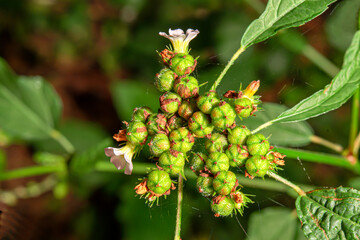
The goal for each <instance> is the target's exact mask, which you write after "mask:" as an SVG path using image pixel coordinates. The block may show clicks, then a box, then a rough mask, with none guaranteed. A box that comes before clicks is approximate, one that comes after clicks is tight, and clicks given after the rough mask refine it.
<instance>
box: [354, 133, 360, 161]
mask: <svg viewBox="0 0 360 240" xmlns="http://www.w3.org/2000/svg"><path fill="white" fill-rule="evenodd" d="M359 148H360V132H359V134H358V135H357V137H356V138H355V141H354V148H353V150H352V152H353V154H354V156H357V155H358V154H359Z"/></svg>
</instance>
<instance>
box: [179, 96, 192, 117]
mask: <svg viewBox="0 0 360 240" xmlns="http://www.w3.org/2000/svg"><path fill="white" fill-rule="evenodd" d="M195 109H196V103H195V102H194V101H191V100H190V101H189V100H185V101H182V102H181V104H180V106H179V110H178V114H179V116H180V117H183V118H184V119H186V120H188V119H189V118H190V117H191V115H192V114H193V113H194V112H195Z"/></svg>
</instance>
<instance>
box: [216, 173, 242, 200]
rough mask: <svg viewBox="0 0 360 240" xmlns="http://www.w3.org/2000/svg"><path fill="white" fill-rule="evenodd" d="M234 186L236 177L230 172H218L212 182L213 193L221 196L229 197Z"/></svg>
mask: <svg viewBox="0 0 360 240" xmlns="http://www.w3.org/2000/svg"><path fill="white" fill-rule="evenodd" d="M235 185H236V175H235V173H233V172H231V171H222V172H218V173H217V174H216V175H215V178H214V181H213V187H214V190H215V192H217V193H218V194H221V195H229V194H230V193H231V191H232V189H233V188H234V187H235Z"/></svg>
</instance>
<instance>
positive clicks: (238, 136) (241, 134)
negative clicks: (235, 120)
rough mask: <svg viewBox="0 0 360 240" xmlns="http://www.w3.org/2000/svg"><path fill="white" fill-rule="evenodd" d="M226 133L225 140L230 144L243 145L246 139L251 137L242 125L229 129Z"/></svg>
mask: <svg viewBox="0 0 360 240" xmlns="http://www.w3.org/2000/svg"><path fill="white" fill-rule="evenodd" d="M228 132H229V134H228V137H227V139H228V141H229V143H231V144H239V145H243V144H244V143H245V142H246V139H247V137H248V136H250V135H251V131H250V130H249V129H248V128H247V127H246V126H244V125H242V126H238V127H235V128H233V129H229V130H228Z"/></svg>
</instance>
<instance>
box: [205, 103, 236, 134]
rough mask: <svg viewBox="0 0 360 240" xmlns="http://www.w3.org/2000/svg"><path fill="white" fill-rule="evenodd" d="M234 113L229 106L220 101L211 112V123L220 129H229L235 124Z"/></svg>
mask: <svg viewBox="0 0 360 240" xmlns="http://www.w3.org/2000/svg"><path fill="white" fill-rule="evenodd" d="M235 118H236V113H235V110H234V109H233V108H232V107H231V106H230V104H228V103H226V102H225V101H222V102H220V103H219V105H218V106H217V107H214V108H213V110H212V111H211V121H212V124H213V125H214V126H215V127H218V128H220V129H224V128H230V127H232V126H234V124H235Z"/></svg>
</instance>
